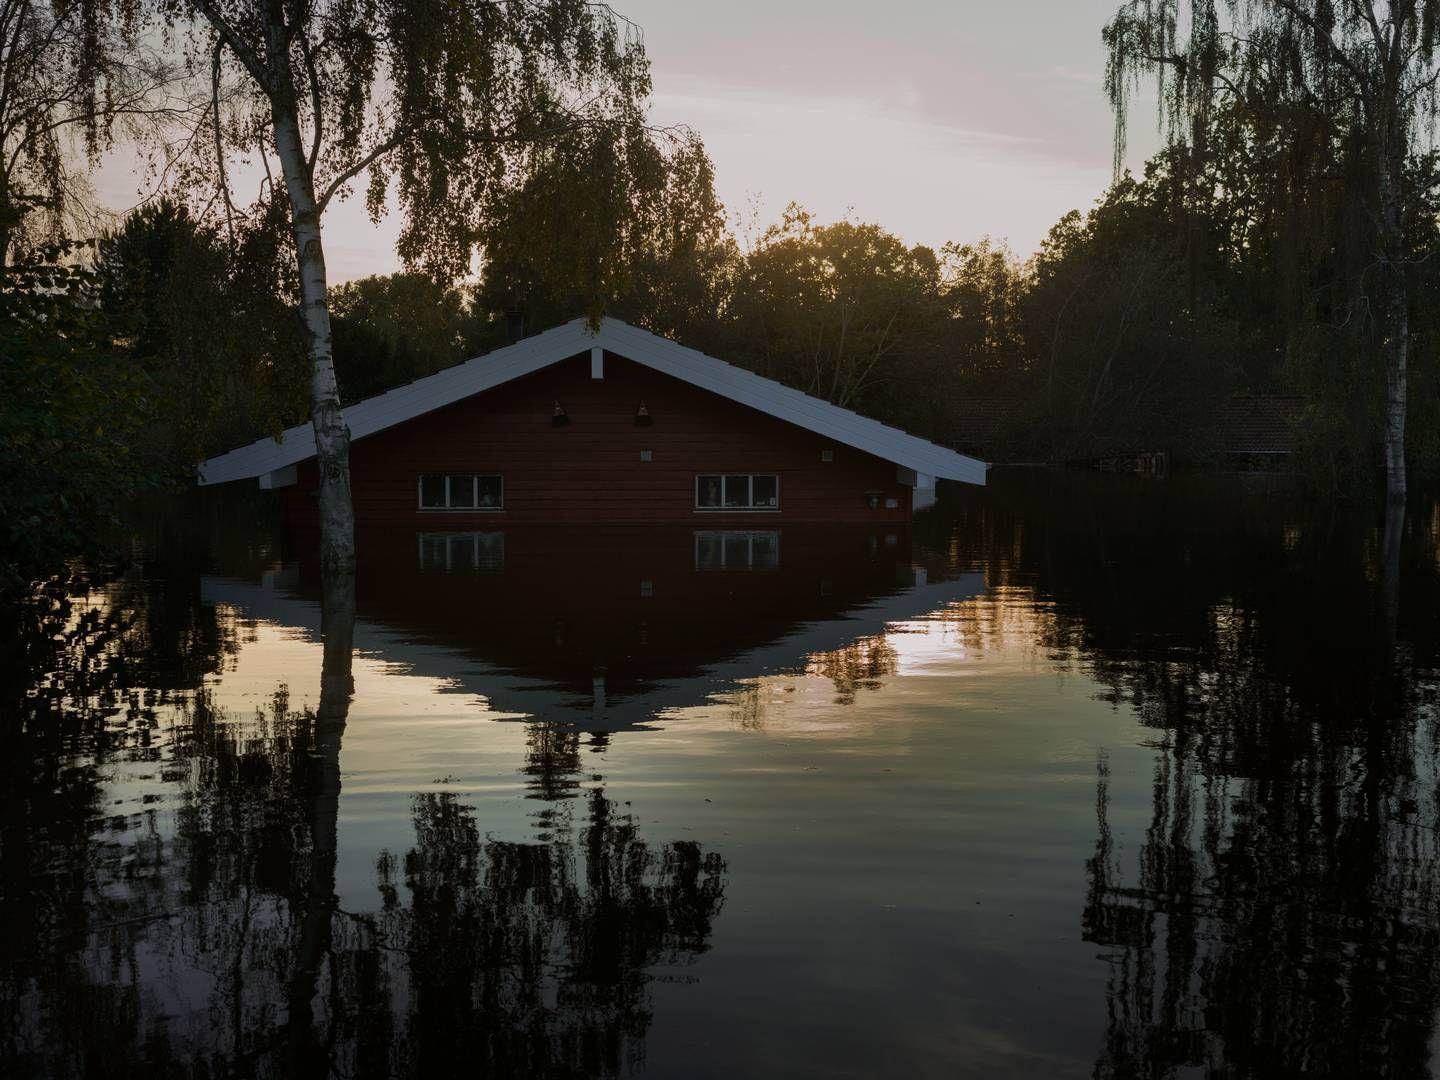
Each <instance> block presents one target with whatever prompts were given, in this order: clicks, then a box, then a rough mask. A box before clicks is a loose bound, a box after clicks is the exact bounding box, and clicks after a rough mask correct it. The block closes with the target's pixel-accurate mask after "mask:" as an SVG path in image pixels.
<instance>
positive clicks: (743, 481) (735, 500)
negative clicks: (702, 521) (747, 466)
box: [725, 476, 750, 506]
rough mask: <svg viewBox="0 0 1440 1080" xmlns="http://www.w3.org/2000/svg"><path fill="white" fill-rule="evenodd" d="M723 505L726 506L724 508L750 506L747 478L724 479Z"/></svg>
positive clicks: (731, 477) (730, 477)
mask: <svg viewBox="0 0 1440 1080" xmlns="http://www.w3.org/2000/svg"><path fill="white" fill-rule="evenodd" d="M725 505H726V506H749V505H750V477H748V476H727V477H725Z"/></svg>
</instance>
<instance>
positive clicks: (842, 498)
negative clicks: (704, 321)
mask: <svg viewBox="0 0 1440 1080" xmlns="http://www.w3.org/2000/svg"><path fill="white" fill-rule="evenodd" d="M346 419H347V420H348V422H349V424H350V430H351V434H352V438H353V440H354V441H353V445H352V447H351V454H350V461H351V485H352V496H353V499H354V505H355V515H356V521H357V523H360V524H414V525H417V526H419V527H423V528H428V527H440V528H469V527H474V525H475V523H476V522H484V521H493V522H494V523H496V524H497V525H498V524H506V523H514V524H537V523H582V522H602V521H603V522H629V523H672V524H674V523H691V524H694V525H697V526H700V527H707V526H710V525H723V526H726V527H728V528H735V527H747V528H748V527H755V528H768V527H772V524H773V525H778V524H781V523H786V522H804V523H819V522H854V523H861V522H874V523H892V522H897V521H903V520H906V519H908V518H909V517H910V515H911V513H912V512H913V510H915V509H917V508H919V507H920V506H922V505H924V504H925V502H926V501H928V498H929V497H930V496H931V494H932V490H933V487H934V480H935V478H941V479H948V480H957V481H961V482H964V483H970V484H983V483H984V482H985V463H984V462H982V461H979V460H977V459H975V458H970V457H965V456H964V455H962V454H958V453H956V452H955V451H953V450H949V449H947V448H945V447H942V446H937V445H936V444H934V443H931V442H927V441H926V440H924V439H920V438H917V437H916V436H914V435H910V434H908V433H906V432H904V431H900V430H898V429H896V428H892V427H888V426H887V425H885V424H881V423H879V422H877V421H875V420H871V419H868V418H866V417H863V416H860V415H858V414H857V413H854V412H851V411H849V410H847V409H842V408H839V407H837V406H835V405H831V404H830V403H828V402H825V401H822V400H820V399H818V398H814V397H811V396H810V395H808V394H805V393H802V392H801V391H799V390H794V389H791V388H790V387H786V386H782V385H781V384H779V383H777V382H774V381H772V380H770V379H766V378H763V377H761V376H759V375H756V374H755V373H754V372H750V371H746V370H744V369H743V368H738V367H735V366H733V365H731V364H727V363H725V362H724V361H723V360H717V359H715V358H714V357H711V356H707V355H705V354H704V353H701V352H697V351H696V350H694V349H689V348H686V347H684V346H682V345H678V344H676V343H675V342H673V341H668V340H666V339H664V338H661V337H657V336H656V335H654V334H651V333H648V332H646V331H644V330H640V329H638V328H636V327H633V326H629V325H628V324H626V323H623V322H620V321H618V320H615V319H604V320H602V321H601V323H600V325H599V327H598V328H596V329H594V330H592V329H591V328H590V327H589V326H587V324H586V322H585V320H583V319H577V320H575V321H574V322H570V323H566V324H565V325H563V326H559V327H556V328H555V329H553V330H548V331H546V332H545V333H543V334H538V335H536V336H534V337H531V338H527V339H525V340H523V341H520V342H517V343H516V344H514V345H509V346H506V347H505V348H502V349H497V350H495V351H494V352H491V353H488V354H486V355H485V356H481V357H477V358H476V359H474V360H469V361H466V362H465V363H462V364H458V365H456V366H455V367H452V368H448V369H446V370H444V371H441V372H438V373H436V374H434V375H431V376H428V377H426V378H423V379H418V380H416V381H415V382H412V383H409V384H407V385H405V386H401V387H397V388H396V389H394V390H390V391H387V392H386V393H383V394H379V395H377V396H375V397H372V398H369V399H367V400H365V401H362V402H359V403H357V404H355V405H352V406H350V407H349V408H348V409H347V410H346ZM199 478H200V483H201V484H219V483H226V482H229V481H233V480H245V479H257V480H258V481H259V483H260V486H261V487H263V488H280V489H284V491H285V495H286V499H287V504H286V505H287V514H288V516H290V517H291V518H292V520H294V521H296V522H297V523H304V522H306V521H308V520H311V519H313V517H314V493H315V491H316V489H317V474H316V466H315V440H314V435H313V433H312V432H311V429H310V426H309V424H304V425H301V426H298V427H294V428H291V429H289V430H288V431H286V432H284V433H283V434H282V435H281V437H280V438H278V439H274V438H266V439H261V440H258V441H256V442H254V443H251V444H250V445H248V446H243V447H240V448H239V449H237V450H232V451H230V452H229V453H227V454H221V455H220V456H218V457H214V458H211V459H209V460H208V461H205V462H203V463H202V464H201V465H200V466H199ZM917 490H918V492H919V496H918V497H917Z"/></svg>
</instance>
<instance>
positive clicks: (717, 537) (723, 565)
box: [695, 474, 780, 573]
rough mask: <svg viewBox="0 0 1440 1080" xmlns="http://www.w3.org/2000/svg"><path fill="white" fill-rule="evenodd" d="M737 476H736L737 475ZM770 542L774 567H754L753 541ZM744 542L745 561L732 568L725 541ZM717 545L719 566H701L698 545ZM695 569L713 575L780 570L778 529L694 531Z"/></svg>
mask: <svg viewBox="0 0 1440 1080" xmlns="http://www.w3.org/2000/svg"><path fill="white" fill-rule="evenodd" d="M737 475H738V474H737ZM762 537H763V538H764V539H766V540H768V541H770V543H771V545H772V546H773V548H774V551H775V565H774V566H756V565H755V541H756V540H757V539H759V538H762ZM740 539H743V540H744V541H745V561H744V562H743V563H741V564H736V565H734V566H732V565H730V563H729V562H728V560H727V559H726V552H727V551H728V545H727V544H726V541H727V540H740ZM707 542H709V543H718V544H719V547H720V565H719V566H714V565H702V564H701V562H700V545H701V544H703V543H707ZM695 569H696V570H698V571H700V572H702V573H714V572H716V571H720V570H751V571H755V572H757V573H769V572H771V571H774V570H779V569H780V530H779V529H696V530H695Z"/></svg>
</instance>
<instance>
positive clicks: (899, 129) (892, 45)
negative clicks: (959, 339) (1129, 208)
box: [98, 0, 1155, 282]
mask: <svg viewBox="0 0 1440 1080" xmlns="http://www.w3.org/2000/svg"><path fill="white" fill-rule="evenodd" d="M1118 6H1119V0H1067V2H1065V3H1046V4H1021V3H1006V2H1002V0H898V2H894V3H890V4H874V3H850V2H835V0H826V2H825V3H823V4H822V3H819V2H818V0H813V2H812V0H787V2H785V3H780V4H777V3H774V2H761V0H733V2H731V3H727V4H724V5H718V6H715V5H710V6H701V5H693V4H675V3H669V2H663V0H633V2H630V3H621V4H619V5H617V7H618V9H619V10H620V11H621V12H622V13H624V14H625V15H627V16H629V17H630V18H632V19H634V20H635V21H636V22H637V23H638V24H639V25H640V26H641V27H642V28H643V29H644V32H645V40H646V45H647V48H648V50H649V53H650V57H651V60H652V63H653V65H654V82H655V98H654V112H653V117H652V118H653V120H654V121H655V122H656V123H659V124H686V125H688V126H690V127H692V128H694V129H695V130H697V131H698V132H699V133H700V134H701V136H702V137H703V138H704V139H705V142H706V145H707V146H708V148H709V150H710V153H711V155H712V157H713V158H714V160H715V165H716V183H717V186H718V189H719V193H720V197H721V198H722V200H723V201H724V202H725V204H726V206H727V207H728V208H729V210H730V211H731V212H732V213H733V214H745V215H747V216H748V214H749V211H750V209H751V205H752V202H754V201H757V200H758V209H759V211H760V224H761V225H762V226H763V225H766V224H769V223H770V222H772V221H774V220H775V219H776V218H777V217H778V216H779V214H780V211H781V210H782V209H783V208H784V206H785V204H786V203H787V202H790V201H792V200H794V201H797V202H799V203H801V204H803V205H805V206H807V207H809V208H810V209H812V210H813V211H815V212H816V213H817V214H818V215H819V216H820V218H821V220H825V221H829V220H834V219H836V218H839V217H842V216H844V215H846V214H847V213H852V212H853V214H854V215H856V216H857V217H859V218H861V219H863V220H867V221H877V222H879V223H880V224H882V225H884V226H886V227H887V228H890V229H892V230H893V231H895V232H897V233H898V234H899V235H901V236H902V237H903V238H905V239H906V240H907V241H908V242H910V243H924V244H930V245H932V246H936V247H938V246H939V245H940V244H943V243H945V242H946V241H950V240H953V241H956V242H959V243H968V242H970V241H972V240H975V239H977V238H978V237H980V236H982V235H992V236H996V237H1008V238H1009V240H1010V242H1011V244H1012V245H1013V246H1014V247H1015V249H1016V250H1017V251H1018V252H1019V253H1020V254H1022V255H1025V254H1029V253H1030V252H1031V251H1033V250H1034V248H1035V246H1036V245H1037V244H1038V242H1039V241H1040V239H1041V238H1042V237H1043V236H1044V235H1045V232H1046V231H1047V230H1048V229H1049V228H1050V226H1051V225H1053V224H1054V223H1055V221H1056V220H1058V219H1059V218H1060V216H1061V215H1062V214H1064V213H1065V212H1067V211H1069V210H1072V209H1082V210H1083V209H1085V208H1086V207H1088V206H1089V205H1090V204H1091V203H1092V202H1093V201H1094V200H1095V199H1096V198H1097V197H1098V196H1099V195H1100V193H1101V191H1102V190H1103V189H1104V187H1105V185H1106V184H1107V183H1108V181H1109V179H1110V168H1111V138H1112V133H1113V121H1112V119H1111V116H1110V112H1109V107H1108V105H1107V104H1106V101H1105V96H1104V93H1103V92H1102V89H1101V85H1100V84H1101V79H1102V76H1103V73H1104V65H1105V54H1104V49H1103V47H1102V45H1101V42H1100V31H1101V28H1102V27H1103V25H1104V24H1105V22H1106V21H1107V20H1108V19H1109V18H1110V17H1111V16H1113V14H1114V12H1115V10H1116V9H1117V8H1118ZM1131 128H1132V132H1131V136H1132V138H1131V145H1132V147H1133V148H1134V153H1132V155H1131V160H1132V163H1133V162H1138V161H1140V160H1143V157H1144V156H1145V154H1146V153H1147V152H1148V151H1149V150H1152V149H1153V148H1154V146H1155V134H1154V133H1155V122H1154V113H1153V99H1152V98H1149V97H1147V95H1144V94H1141V95H1137V97H1136V106H1135V116H1134V119H1133V122H1132V124H1131ZM235 172H236V175H240V176H244V175H247V174H246V173H245V172H244V170H243V169H241V168H239V167H237V169H236V170H235ZM136 185H137V181H136V180H135V178H134V177H133V176H132V175H131V174H130V170H129V168H128V166H127V163H126V162H124V161H114V162H111V163H109V164H108V165H107V166H106V168H105V169H104V170H103V171H102V174H101V177H100V179H99V183H98V188H99V190H100V192H101V194H102V196H103V197H104V198H105V199H106V200H107V202H109V203H110V204H111V205H113V206H117V207H120V206H128V205H131V204H132V203H133V202H134V191H135V188H136ZM240 186H241V187H242V188H243V187H244V186H245V185H244V184H240ZM397 234H398V222H397V221H396V219H395V218H394V217H393V216H392V217H391V218H389V219H387V220H386V221H384V222H382V223H381V225H380V226H379V227H376V226H373V225H371V224H370V222H369V220H368V219H367V217H366V215H365V211H364V206H363V200H359V199H351V200H350V201H349V202H347V203H343V204H339V205H337V206H333V207H332V208H331V209H330V210H329V211H327V214H326V236H325V242H326V262H327V265H328V267H329V269H330V273H331V277H332V280H333V281H336V282H339V281H346V280H349V279H351V278H355V277H360V276H363V275H365V274H373V273H386V272H389V271H391V270H395V269H398V262H397V260H396V259H395V256H394V251H393V245H394V240H395V237H396V235H397Z"/></svg>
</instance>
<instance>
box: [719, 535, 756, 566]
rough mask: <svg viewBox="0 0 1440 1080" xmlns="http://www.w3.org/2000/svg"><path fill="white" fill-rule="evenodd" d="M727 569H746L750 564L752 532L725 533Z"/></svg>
mask: <svg viewBox="0 0 1440 1080" xmlns="http://www.w3.org/2000/svg"><path fill="white" fill-rule="evenodd" d="M724 562H725V569H726V570H744V569H745V568H746V567H747V566H749V565H750V534H749V533H726V534H725V556H724Z"/></svg>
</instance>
